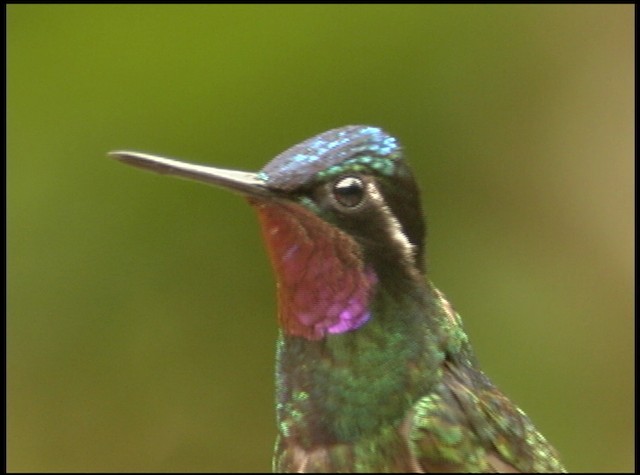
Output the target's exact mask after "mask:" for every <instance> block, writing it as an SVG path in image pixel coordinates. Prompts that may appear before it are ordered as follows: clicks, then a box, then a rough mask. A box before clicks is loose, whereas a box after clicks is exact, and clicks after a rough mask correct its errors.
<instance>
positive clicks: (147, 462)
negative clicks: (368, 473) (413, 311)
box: [7, 5, 634, 472]
mask: <svg viewBox="0 0 640 475" xmlns="http://www.w3.org/2000/svg"><path fill="white" fill-rule="evenodd" d="M7 16H8V18H7V26H8V34H7V40H8V48H7V53H8V88H7V98H8V109H7V119H8V120H7V124H8V126H7V139H8V145H7V152H8V160H7V185H8V192H7V215H8V218H7V231H8V232H7V234H8V247H7V253H8V282H9V283H8V304H7V359H8V362H7V373H8V374H7V383H8V384H7V386H8V399H7V417H8V424H7V440H8V450H7V458H8V465H7V468H8V470H10V471H80V472H83V471H266V470H270V468H271V466H270V458H271V452H272V446H273V440H274V435H275V423H274V404H273V357H274V341H275V335H276V323H275V299H274V279H273V276H272V274H271V269H270V267H269V263H268V261H267V257H266V253H265V252H264V249H263V246H262V242H261V239H260V233H259V228H258V224H257V220H256V218H255V216H254V215H253V212H252V211H251V209H250V208H249V207H248V206H247V205H246V203H244V202H243V200H242V199H239V198H238V197H237V196H234V195H232V194H227V193H225V192H223V191H220V190H216V189H214V188H210V187H207V186H203V185H199V184H195V183H190V182H187V181H181V180H177V179H171V178H166V177H161V176H155V175H153V174H149V173H144V172H142V171H139V170H135V169H132V168H130V167H126V166H123V165H121V164H119V163H117V162H115V161H112V160H109V159H107V158H106V157H105V153H106V152H107V151H109V150H114V149H132V150H140V151H148V152H152V153H157V154H164V155H167V156H174V157H180V158H183V159H186V160H191V161H200V162H208V163H212V164H217V165H220V166H226V167H235V168H238V169H246V170H257V169H259V168H260V167H261V166H262V165H263V164H264V163H265V162H266V161H267V160H269V159H270V158H272V157H273V156H274V155H275V154H277V153H279V152H281V151H282V150H284V149H285V148H288V147H289V146H291V145H293V144H295V143H297V142H299V141H301V140H304V139H306V138H308V137H310V136H312V135H314V134H317V133H320V132H322V131H324V130H327V129H330V128H334V127H339V126H342V125H346V124H354V123H363V124H372V125H378V126H381V127H384V128H385V129H386V130H388V131H389V132H391V133H392V134H394V135H396V136H397V137H398V138H399V140H400V141H401V143H402V144H403V145H404V146H405V148H406V150H407V156H408V158H409V160H410V162H411V164H412V166H413V168H414V169H415V171H416V175H417V178H418V180H419V182H420V185H421V186H422V189H423V202H424V204H425V207H426V209H427V212H428V216H429V226H430V234H429V247H428V257H429V262H430V273H431V276H432V278H433V280H434V281H435V283H436V284H437V285H438V286H439V287H440V288H441V289H442V290H443V291H444V292H445V293H446V294H447V295H448V297H449V298H450V300H451V301H452V302H453V303H454V305H455V307H456V308H457V310H458V311H459V312H460V313H461V315H462V317H463V318H464V320H465V325H466V328H467V330H468V332H469V333H470V336H471V341H472V342H473V344H474V347H475V349H476V352H477V353H478V356H479V359H480V362H481V363H482V366H483V368H484V369H485V370H486V371H487V373H489V374H490V375H491V377H492V378H493V379H494V381H495V382H496V383H497V384H498V385H499V386H500V387H501V388H502V389H503V390H504V392H505V393H507V394H508V395H509V396H510V397H511V398H512V399H513V400H514V401H516V402H517V403H518V404H519V405H521V407H523V408H524V409H525V411H526V412H527V413H528V414H529V415H530V416H531V418H532V419H533V420H534V421H535V423H536V424H537V425H538V427H539V428H540V429H541V431H542V432H543V433H544V434H545V435H546V437H547V438H548V439H549V440H550V441H552V442H553V443H554V444H555V445H556V446H557V448H558V449H559V450H560V452H561V453H562V456H563V459H564V461H565V462H566V465H567V467H568V468H569V469H570V470H574V471H631V470H632V469H633V446H634V440H633V439H634V424H633V420H634V409H633V401H634V383H633V380H634V363H633V355H634V350H633V346H634V337H633V333H634V323H633V322H634V321H633V305H634V298H633V258H634V247H633V230H634V218H633V211H634V209H633V193H634V192H633V187H634V181H633V174H634V18H633V16H634V6H633V5H622V6H620V5H612V6H468V5H467V6H431V5H427V6H424V5H422V6H421V5H416V6H406V5H398V6H388V5H387V6H371V5H369V6H340V5H329V6H282V5H278V6H257V5H245V6H220V5H215V6H206V5H197V6H193V5H184V6H182V5H181V6H176V5H173V6H170V5H168V6H122V5H118V6H95V5H92V6H43V5H35V6H27V5H10V6H8V7H7Z"/></svg>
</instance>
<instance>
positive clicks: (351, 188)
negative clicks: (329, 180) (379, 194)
mask: <svg viewBox="0 0 640 475" xmlns="http://www.w3.org/2000/svg"><path fill="white" fill-rule="evenodd" d="M333 196H334V198H335V200H336V201H337V202H338V203H339V204H341V205H342V206H344V207H346V208H354V207H356V206H358V205H359V204H360V203H361V202H362V199H363V198H364V183H363V182H362V180H361V179H360V178H356V177H353V176H348V177H345V178H340V179H339V180H338V181H336V182H335V184H334V185H333Z"/></svg>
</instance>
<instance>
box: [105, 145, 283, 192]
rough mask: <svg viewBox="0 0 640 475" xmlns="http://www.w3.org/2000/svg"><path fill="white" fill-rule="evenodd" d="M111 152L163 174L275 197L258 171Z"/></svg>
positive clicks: (123, 159)
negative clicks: (228, 168) (229, 168)
mask: <svg viewBox="0 0 640 475" xmlns="http://www.w3.org/2000/svg"><path fill="white" fill-rule="evenodd" d="M107 155H108V156H109V157H111V158H115V159H116V160H119V161H121V162H123V163H126V164H127V165H131V166H134V167H138V168H143V169H145V170H150V171H153V172H156V173H161V174H163V175H174V176H177V177H180V178H187V179H190V180H195V181H200V182H203V183H209V184H211V185H216V186H219V187H222V188H226V189H228V190H231V191H235V192H237V193H240V194H242V195H245V196H249V197H256V198H273V192H272V191H270V190H269V189H268V188H267V187H266V185H265V182H264V180H261V179H260V178H259V177H258V174H257V173H250V172H241V171H236V170H225V169H224V168H215V167H210V166H206V165H196V164H193V163H186V162H180V161H178V160H172V159H170V158H163V157H158V156H155V155H149V154H146V153H139V152H126V151H117V152H109V153H108V154H107Z"/></svg>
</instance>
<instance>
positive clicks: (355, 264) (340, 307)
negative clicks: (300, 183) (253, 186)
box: [252, 202, 377, 339]
mask: <svg viewBox="0 0 640 475" xmlns="http://www.w3.org/2000/svg"><path fill="white" fill-rule="evenodd" d="M252 204H253V206H254V207H255V208H256V210H257V211H258V215H259V217H260V221H261V224H262V232H263V235H264V239H265V242H266V245H267V248H268V250H269V255H270V258H271V263H272V265H273V268H274V270H275V273H276V278H277V280H278V303H279V320H280V325H281V326H282V328H283V329H284V330H285V331H286V332H287V333H288V334H290V335H296V336H302V337H306V338H309V339H319V338H322V337H323V336H324V335H326V334H327V333H343V332H346V331H350V330H354V329H356V328H358V327H360V326H361V325H363V324H364V323H365V322H366V321H367V320H368V319H369V317H370V315H369V311H368V304H369V298H370V295H371V294H372V287H373V286H374V285H375V283H376V281H377V278H376V275H375V273H374V272H373V271H372V270H370V269H367V268H365V266H364V263H363V261H362V253H361V251H360V248H359V247H358V245H357V244H356V243H355V241H354V240H353V239H351V238H350V237H349V236H348V235H347V234H345V233H343V232H341V231H339V230H338V229H336V228H334V227H333V226H330V225H329V224H327V223H326V222H324V221H323V220H321V219H320V218H318V217H317V216H315V215H314V214H312V213H311V212H309V211H307V210H306V209H304V208H302V207H300V206H297V205H294V204H291V205H289V204H273V203H264V202H252Z"/></svg>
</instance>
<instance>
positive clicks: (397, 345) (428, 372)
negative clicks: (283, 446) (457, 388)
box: [276, 284, 444, 448]
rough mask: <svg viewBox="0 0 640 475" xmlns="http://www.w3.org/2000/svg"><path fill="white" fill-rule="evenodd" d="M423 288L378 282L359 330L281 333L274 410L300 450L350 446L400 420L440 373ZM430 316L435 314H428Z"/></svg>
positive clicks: (433, 322) (437, 339) (428, 298)
mask: <svg viewBox="0 0 640 475" xmlns="http://www.w3.org/2000/svg"><path fill="white" fill-rule="evenodd" d="M430 292H432V289H431V287H430V286H429V285H424V284H422V285H417V284H416V285H415V286H414V287H413V288H410V289H406V288H405V289H404V292H402V293H401V294H400V293H396V292H388V291H385V290H383V289H381V288H380V287H378V289H377V291H376V293H375V295H374V297H373V299H372V300H371V303H370V306H369V310H370V312H371V319H370V321H368V322H367V323H366V324H365V325H363V326H362V327H361V328H359V329H357V330H355V331H351V332H346V333H341V334H334V335H326V336H325V337H324V338H322V339H319V340H309V339H306V338H303V337H299V336H292V335H289V334H287V333H286V332H284V331H281V333H280V337H279V340H278V347H277V367H276V384H277V388H276V390H277V413H278V414H277V415H278V426H279V428H280V432H281V436H282V437H284V438H292V439H294V440H296V443H298V444H300V445H301V446H303V447H306V448H310V447H314V446H318V445H323V444H335V443H350V442H353V441H355V440H357V439H359V438H361V437H367V436H369V435H374V434H376V433H378V432H379V431H380V430H382V429H384V428H385V427H389V426H392V425H393V424H396V423H399V421H400V420H401V419H402V417H403V416H404V415H405V413H406V411H407V410H408V409H409V408H410V407H411V406H412V405H413V404H414V403H415V402H416V401H417V399H418V398H419V397H420V395H423V394H424V393H425V392H426V391H427V390H428V388H429V387H431V386H432V385H433V384H434V383H435V381H437V379H438V378H439V377H440V376H439V375H440V371H441V370H440V367H441V364H442V360H443V359H444V353H443V352H442V351H441V348H440V346H441V345H440V342H441V338H440V335H439V333H438V330H437V320H438V316H437V313H438V311H439V309H438V308H436V307H430V305H432V304H431V303H430V302H433V300H434V299H433V298H432V296H431V295H430ZM432 316H433V317H434V318H432Z"/></svg>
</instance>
